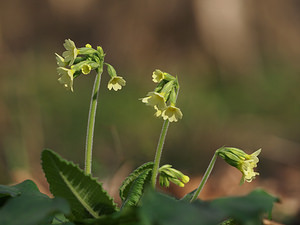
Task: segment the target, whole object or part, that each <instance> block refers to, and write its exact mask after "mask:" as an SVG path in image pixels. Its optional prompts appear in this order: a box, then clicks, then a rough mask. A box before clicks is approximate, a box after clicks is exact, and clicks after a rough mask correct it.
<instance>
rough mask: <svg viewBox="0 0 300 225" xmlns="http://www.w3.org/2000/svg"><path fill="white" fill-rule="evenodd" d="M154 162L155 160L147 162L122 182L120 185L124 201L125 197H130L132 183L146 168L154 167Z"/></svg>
mask: <svg viewBox="0 0 300 225" xmlns="http://www.w3.org/2000/svg"><path fill="white" fill-rule="evenodd" d="M153 165H154V163H153V162H147V163H144V164H143V165H141V166H140V167H138V168H137V169H135V170H134V171H133V172H132V173H131V174H130V175H129V176H128V177H127V178H126V179H125V180H124V181H123V183H122V185H121V187H120V197H121V199H122V201H125V199H126V198H127V197H128V193H129V191H130V188H131V185H132V183H133V182H134V180H135V179H136V178H137V177H138V176H139V175H140V174H141V173H143V172H144V171H145V170H149V169H152V168H153Z"/></svg>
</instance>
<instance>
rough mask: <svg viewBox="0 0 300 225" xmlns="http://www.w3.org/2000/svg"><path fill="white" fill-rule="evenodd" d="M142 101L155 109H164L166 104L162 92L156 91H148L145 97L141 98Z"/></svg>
mask: <svg viewBox="0 0 300 225" xmlns="http://www.w3.org/2000/svg"><path fill="white" fill-rule="evenodd" d="M141 100H142V102H143V103H145V104H146V105H148V106H152V107H156V108H157V110H161V111H162V110H164V109H165V108H166V107H167V105H166V102H165V101H166V100H165V98H164V95H163V94H162V93H157V92H149V93H148V94H147V97H145V98H142V99H141Z"/></svg>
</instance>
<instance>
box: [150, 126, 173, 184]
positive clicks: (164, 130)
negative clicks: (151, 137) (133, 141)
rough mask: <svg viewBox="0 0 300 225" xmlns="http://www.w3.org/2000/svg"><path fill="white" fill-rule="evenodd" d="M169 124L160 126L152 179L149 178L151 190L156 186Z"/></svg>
mask: <svg viewBox="0 0 300 225" xmlns="http://www.w3.org/2000/svg"><path fill="white" fill-rule="evenodd" d="M169 123H170V122H169V121H168V120H165V121H164V123H163V126H162V130H161V133H160V137H159V141H158V144H157V148H156V153H155V158H154V166H153V170H152V177H151V184H152V187H153V188H155V186H156V178H157V175H158V168H159V163H160V158H161V154H162V150H163V147H164V143H165V139H166V135H167V131H168V127H169Z"/></svg>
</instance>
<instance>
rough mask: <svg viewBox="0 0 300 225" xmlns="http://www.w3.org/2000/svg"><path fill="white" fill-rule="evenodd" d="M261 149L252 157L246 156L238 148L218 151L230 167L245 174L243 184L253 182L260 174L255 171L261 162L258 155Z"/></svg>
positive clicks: (224, 148) (226, 148)
mask: <svg viewBox="0 0 300 225" xmlns="http://www.w3.org/2000/svg"><path fill="white" fill-rule="evenodd" d="M260 152H261V149H259V150H257V151H255V152H254V153H252V154H251V155H248V154H246V153H245V152H244V151H242V150H240V149H238V148H230V147H222V148H220V149H218V150H217V154H218V155H219V156H220V157H221V158H223V159H224V160H225V161H226V162H227V163H228V164H229V165H231V166H234V167H236V168H237V169H238V170H239V171H241V173H242V174H243V176H242V179H241V183H244V182H245V181H247V182H251V181H252V180H253V179H255V176H256V175H259V173H257V172H255V171H254V168H255V167H257V163H258V162H259V159H258V157H257V156H258V155H259V154H260Z"/></svg>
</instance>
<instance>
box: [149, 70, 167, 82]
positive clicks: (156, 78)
mask: <svg viewBox="0 0 300 225" xmlns="http://www.w3.org/2000/svg"><path fill="white" fill-rule="evenodd" d="M164 74H165V73H164V72H162V71H160V70H155V71H154V72H153V74H152V78H153V79H152V80H153V82H154V83H159V82H161V81H162V80H163V79H164V78H165V75H164Z"/></svg>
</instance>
